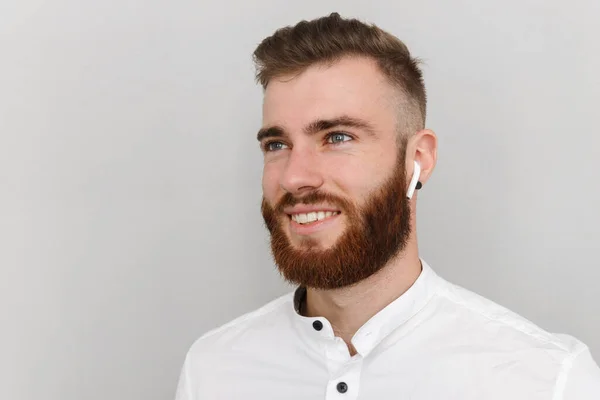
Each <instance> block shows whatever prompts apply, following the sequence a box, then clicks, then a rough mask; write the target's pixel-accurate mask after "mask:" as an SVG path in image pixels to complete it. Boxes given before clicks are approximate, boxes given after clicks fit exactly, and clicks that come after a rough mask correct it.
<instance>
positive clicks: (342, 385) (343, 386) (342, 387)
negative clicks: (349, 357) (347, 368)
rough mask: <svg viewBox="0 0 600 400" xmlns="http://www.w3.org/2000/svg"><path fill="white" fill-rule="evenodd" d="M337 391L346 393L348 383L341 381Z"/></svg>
mask: <svg viewBox="0 0 600 400" xmlns="http://www.w3.org/2000/svg"><path fill="white" fill-rule="evenodd" d="M336 388H337V391H338V392H340V393H346V392H347V391H348V385H347V384H346V382H340V383H338V384H337V387H336Z"/></svg>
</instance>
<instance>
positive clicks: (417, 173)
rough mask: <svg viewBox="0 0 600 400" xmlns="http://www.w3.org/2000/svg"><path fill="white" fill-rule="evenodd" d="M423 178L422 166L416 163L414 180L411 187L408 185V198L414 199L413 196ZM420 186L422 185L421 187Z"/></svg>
mask: <svg viewBox="0 0 600 400" xmlns="http://www.w3.org/2000/svg"><path fill="white" fill-rule="evenodd" d="M420 176H421V165H420V164H419V162H418V161H415V170H414V172H413V176H412V179H411V180H410V185H408V191H407V192H406V197H408V198H409V199H412V196H413V194H414V193H415V189H417V185H418V184H419V183H420V182H419V177H420ZM419 186H420V185H419ZM419 189H420V187H419Z"/></svg>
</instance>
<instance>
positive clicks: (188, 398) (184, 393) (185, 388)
mask: <svg viewBox="0 0 600 400" xmlns="http://www.w3.org/2000/svg"><path fill="white" fill-rule="evenodd" d="M189 358H190V357H189V354H187V356H186V357H185V362H184V363H183V367H182V368H181V372H180V374H179V382H178V383H177V392H176V393H175V400H195V399H194V397H193V396H192V390H191V382H190V378H189Z"/></svg>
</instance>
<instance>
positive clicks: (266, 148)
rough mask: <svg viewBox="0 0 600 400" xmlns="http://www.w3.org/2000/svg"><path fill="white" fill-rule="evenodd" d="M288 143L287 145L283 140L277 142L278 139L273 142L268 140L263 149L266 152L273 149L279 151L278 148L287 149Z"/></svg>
mask: <svg viewBox="0 0 600 400" xmlns="http://www.w3.org/2000/svg"><path fill="white" fill-rule="evenodd" d="M286 148H287V145H285V144H284V143H282V142H277V141H271V142H267V143H265V144H264V145H263V150H264V151H266V152H271V151H277V150H283V149H286Z"/></svg>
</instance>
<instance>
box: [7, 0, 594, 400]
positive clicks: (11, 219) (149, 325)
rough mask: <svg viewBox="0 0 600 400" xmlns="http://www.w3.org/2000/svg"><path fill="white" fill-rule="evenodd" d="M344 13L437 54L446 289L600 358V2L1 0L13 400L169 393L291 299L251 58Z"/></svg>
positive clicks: (436, 187)
mask: <svg viewBox="0 0 600 400" xmlns="http://www.w3.org/2000/svg"><path fill="white" fill-rule="evenodd" d="M331 11H339V12H341V13H342V14H343V15H345V16H357V17H360V18H362V19H365V20H367V21H371V22H376V23H378V24H379V25H380V26H381V27H383V28H384V29H387V30H389V31H391V32H392V33H394V34H396V35H397V36H399V37H400V38H401V39H403V40H404V41H405V42H406V43H407V44H408V45H409V47H410V48H411V50H412V51H413V53H414V54H415V55H417V56H419V57H421V58H422V59H423V60H424V61H425V65H424V71H425V76H426V83H427V87H428V90H429V99H430V103H429V104H430V106H429V120H428V127H430V128H432V129H434V130H435V131H436V132H437V133H438V135H439V139H440V148H439V164H438V168H437V170H436V172H435V174H434V177H433V179H432V180H431V181H430V182H429V183H428V185H427V186H426V187H425V188H424V189H423V191H422V192H421V195H420V202H419V210H418V214H419V239H420V242H421V250H422V256H423V257H424V258H425V259H426V260H427V261H428V262H429V263H430V264H431V265H432V267H433V268H434V269H435V270H436V271H437V272H438V273H439V274H441V275H442V276H444V277H445V278H447V279H449V280H451V281H453V282H455V283H458V284H460V285H463V286H466V287H468V288H470V289H472V290H474V291H476V292H478V293H480V294H482V295H484V296H487V297H489V298H491V299H492V300H495V301H497V302H499V303H500V304H503V305H505V306H507V307H509V308H511V309H513V310H514V311H516V312H518V313H520V314H522V315H524V316H525V317H527V318H529V319H531V320H533V321H534V322H536V323H537V324H539V325H541V326H543V327H544V328H546V329H547V330H550V331H555V332H566V333H570V334H572V335H574V336H576V337H578V338H579V339H581V340H583V341H584V342H586V343H588V344H589V345H590V347H591V348H592V351H593V354H594V355H595V357H596V359H599V358H600V312H599V308H600V294H599V293H598V284H597V282H598V280H600V272H599V270H598V268H597V265H598V262H597V258H596V257H597V254H596V253H597V243H598V241H599V239H600V228H599V227H600V216H599V214H598V212H597V205H598V204H600V190H599V187H598V186H599V184H598V168H599V167H600V161H599V160H598V155H599V150H598V147H599V145H600V139H599V135H598V132H597V129H596V127H597V114H596V110H597V108H598V106H599V104H600V79H599V73H598V71H600V51H599V50H600V46H599V44H598V40H599V38H600V25H598V23H597V22H598V20H600V2H598V1H597V0H581V1H571V2H565V1H564V0H553V1H548V0H544V1H542V0H540V1H534V0H527V1H524V0H512V1H506V0H503V1H499V0H498V1H493V2H490V1H485V2H482V1H478V0H470V1H467V0H454V1H452V2H448V1H442V0H439V1H433V0H430V1H387V0H386V1H347V0H346V1H340V2H323V1H298V2H289V1H275V0H268V1H267V0H263V1H256V0H254V1H242V0H238V1H219V2H206V1H191V0H182V1H164V0H163V1H148V0H145V1H141V0H140V1H132V0H103V1H81V0H70V1H65V0H56V1H42V0H37V1H35V0H19V1H15V0H12V1H10V0H2V1H1V2H0V58H1V59H0V184H1V186H0V188H1V192H0V193H1V195H0V312H1V313H0V316H1V327H0V355H1V356H0V398H2V399H19V400H20V399H27V400H29V399H31V400H33V399H42V398H43V399H51V400H59V399H60V400H75V399H77V400H78V399H89V400H94V399H98V400H100V399H103V400H105V399H157V400H158V399H169V398H172V397H173V395H174V391H175V385H176V380H177V376H178V374H179V368H180V367H181V364H182V362H183V357H184V354H185V352H186V351H187V349H188V347H189V346H190V345H191V343H192V342H193V341H194V339H196V338H197V337H199V336H200V335H201V334H202V333H203V332H205V331H207V330H209V329H211V328H213V327H216V326H217V325H219V324H222V323H224V322H226V321H228V320H230V319H232V318H233V317H235V316H237V315H239V314H241V313H244V312H246V311H250V310H252V309H254V308H256V307H258V306H260V305H262V304H263V303H265V302H267V301H269V300H270V299H272V298H274V297H275V296H278V295H280V294H282V293H284V292H286V291H288V290H290V288H289V287H288V286H286V285H284V284H283V283H281V281H280V279H279V277H278V275H277V273H276V270H275V268H274V267H273V264H272V262H271V260H270V257H269V253H268V237H267V234H266V231H265V230H264V228H263V227H262V219H261V217H260V213H259V204H260V195H261V190H260V175H261V168H262V156H261V154H260V151H259V148H258V144H257V143H256V141H255V137H254V135H255V132H256V130H257V129H258V127H259V125H260V106H261V91H260V89H259V88H258V87H257V86H256V85H255V84H254V82H253V67H252V64H251V58H250V54H251V52H252V50H253V49H254V47H255V46H256V45H257V43H258V42H259V41H260V40H261V39H262V38H263V37H265V36H267V35H269V34H270V33H272V31H273V30H274V29H275V28H277V27H280V26H282V25H287V24H292V23H295V22H297V21H298V20H300V19H303V18H313V17H317V16H321V15H324V14H327V13H329V12H331Z"/></svg>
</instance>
